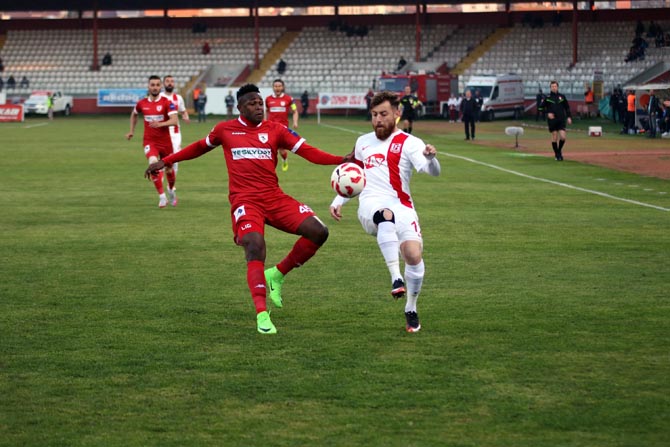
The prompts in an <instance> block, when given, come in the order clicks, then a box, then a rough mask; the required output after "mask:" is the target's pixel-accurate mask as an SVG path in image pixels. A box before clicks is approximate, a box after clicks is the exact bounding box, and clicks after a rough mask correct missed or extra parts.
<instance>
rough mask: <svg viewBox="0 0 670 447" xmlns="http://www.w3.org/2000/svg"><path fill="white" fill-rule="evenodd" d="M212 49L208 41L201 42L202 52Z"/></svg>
mask: <svg viewBox="0 0 670 447" xmlns="http://www.w3.org/2000/svg"><path fill="white" fill-rule="evenodd" d="M211 51H212V48H211V47H210V46H209V42H205V43H203V44H202V54H209V53H210V52H211Z"/></svg>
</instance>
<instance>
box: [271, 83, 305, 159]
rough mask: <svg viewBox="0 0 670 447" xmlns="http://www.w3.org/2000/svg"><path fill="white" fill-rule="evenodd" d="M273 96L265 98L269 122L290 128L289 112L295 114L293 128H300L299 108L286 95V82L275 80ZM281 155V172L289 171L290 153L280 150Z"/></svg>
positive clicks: (284, 149)
mask: <svg viewBox="0 0 670 447" xmlns="http://www.w3.org/2000/svg"><path fill="white" fill-rule="evenodd" d="M272 91H273V92H274V93H273V94H272V95H270V96H268V97H267V98H265V108H266V110H267V117H268V121H274V122H277V123H279V124H283V125H284V126H286V127H288V115H289V111H291V113H292V114H293V128H294V129H297V128H298V106H296V105H295V102H293V98H291V97H290V96H289V95H287V94H286V93H284V81H282V80H281V79H275V80H274V81H273V82H272ZM279 155H281V158H282V165H281V170H282V171H287V170H288V151H287V148H279Z"/></svg>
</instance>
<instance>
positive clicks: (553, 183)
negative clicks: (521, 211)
mask: <svg viewBox="0 0 670 447" xmlns="http://www.w3.org/2000/svg"><path fill="white" fill-rule="evenodd" d="M439 153H440V154H444V155H446V156H447V157H453V158H459V159H461V160H465V161H468V162H470V163H474V164H478V165H482V166H486V167H488V168H491V169H497V170H498V171H502V172H507V173H508V174H513V175H518V176H519V177H524V178H527V179H531V180H537V181H538V182H544V183H550V184H552V185H556V186H562V187H564V188H569V189H574V190H576V191H581V192H586V193H589V194H594V195H597V196H600V197H605V198H608V199H612V200H618V201H620V202H626V203H631V204H633V205H638V206H644V207H647V208H653V209H656V210H659V211H670V208H663V207H662V206H658V205H652V204H651V203H645V202H638V201H637V200H631V199H625V198H623V197H617V196H613V195H611V194H607V193H604V192H600V191H595V190H593V189H586V188H581V187H579V186H574V185H571V184H569V183H563V182H557V181H555V180H549V179H546V178H542V177H535V176H533V175H528V174H524V173H522V172H518V171H513V170H511V169H506V168H503V167H500V166H496V165H492V164H490V163H484V162H483V161H479V160H474V159H472V158H468V157H463V156H461V155H455V154H450V153H447V152H439Z"/></svg>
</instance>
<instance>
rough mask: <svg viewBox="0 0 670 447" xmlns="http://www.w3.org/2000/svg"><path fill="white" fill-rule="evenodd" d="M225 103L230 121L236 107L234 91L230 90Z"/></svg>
mask: <svg viewBox="0 0 670 447" xmlns="http://www.w3.org/2000/svg"><path fill="white" fill-rule="evenodd" d="M225 101H226V112H227V118H228V119H230V118H232V116H233V107H234V106H235V97H234V96H233V91H232V90H228V95H227V96H226V99H225Z"/></svg>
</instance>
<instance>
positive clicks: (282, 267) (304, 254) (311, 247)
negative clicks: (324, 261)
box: [277, 237, 321, 275]
mask: <svg viewBox="0 0 670 447" xmlns="http://www.w3.org/2000/svg"><path fill="white" fill-rule="evenodd" d="M319 248H321V246H320V245H316V244H315V243H314V242H312V241H310V240H309V239H306V238H304V237H301V238H300V239H298V240H297V241H296V243H295V245H294V246H293V248H292V249H291V251H290V252H289V254H288V255H286V257H285V258H284V260H283V261H281V262H280V263H279V264H277V269H279V271H280V272H282V274H284V275H286V274H287V273H288V272H290V271H291V270H293V269H294V268H297V267H300V266H301V265H303V264H304V263H305V262H307V261H309V259H310V258H311V257H312V256H314V254H315V253H316V252H317V250H318V249H319Z"/></svg>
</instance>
